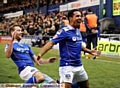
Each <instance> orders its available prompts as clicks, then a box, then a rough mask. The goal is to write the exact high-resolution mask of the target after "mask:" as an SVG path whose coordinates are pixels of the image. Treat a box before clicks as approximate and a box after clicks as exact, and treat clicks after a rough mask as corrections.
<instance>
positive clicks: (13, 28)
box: [9, 25, 20, 36]
mask: <svg viewBox="0 0 120 88" xmlns="http://www.w3.org/2000/svg"><path fill="white" fill-rule="evenodd" d="M16 26H20V25H11V26H10V28H9V34H10V36H12V35H11V32H12V31H14V30H15V27H16Z"/></svg>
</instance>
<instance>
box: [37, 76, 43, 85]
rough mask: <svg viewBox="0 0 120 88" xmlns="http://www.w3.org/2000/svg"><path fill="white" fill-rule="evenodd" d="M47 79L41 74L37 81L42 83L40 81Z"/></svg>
mask: <svg viewBox="0 0 120 88" xmlns="http://www.w3.org/2000/svg"><path fill="white" fill-rule="evenodd" d="M44 80H45V77H44V76H39V77H37V83H40V82H42V81H44Z"/></svg>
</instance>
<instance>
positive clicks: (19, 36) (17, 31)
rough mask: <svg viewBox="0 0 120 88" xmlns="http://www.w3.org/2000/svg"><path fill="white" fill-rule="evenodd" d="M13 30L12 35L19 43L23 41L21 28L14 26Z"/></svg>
mask: <svg viewBox="0 0 120 88" xmlns="http://www.w3.org/2000/svg"><path fill="white" fill-rule="evenodd" d="M13 29H14V30H12V31H11V35H12V36H14V38H15V39H16V40H17V41H20V40H21V39H22V33H23V32H22V29H21V28H20V27H19V26H14V28H13Z"/></svg>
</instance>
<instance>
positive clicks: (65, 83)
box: [59, 66, 74, 88]
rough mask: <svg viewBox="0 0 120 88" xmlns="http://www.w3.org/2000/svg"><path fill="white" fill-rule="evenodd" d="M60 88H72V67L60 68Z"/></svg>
mask: <svg viewBox="0 0 120 88" xmlns="http://www.w3.org/2000/svg"><path fill="white" fill-rule="evenodd" d="M59 75H60V88H71V83H72V80H73V76H74V73H73V69H72V67H71V66H64V67H59Z"/></svg>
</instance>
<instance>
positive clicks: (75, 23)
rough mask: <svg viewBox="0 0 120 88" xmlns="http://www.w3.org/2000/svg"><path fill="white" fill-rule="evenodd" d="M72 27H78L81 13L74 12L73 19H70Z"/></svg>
mask: <svg viewBox="0 0 120 88" xmlns="http://www.w3.org/2000/svg"><path fill="white" fill-rule="evenodd" d="M72 22H73V26H74V27H75V28H79V27H80V22H81V13H80V12H79V11H75V12H74V15H73V18H72Z"/></svg>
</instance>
